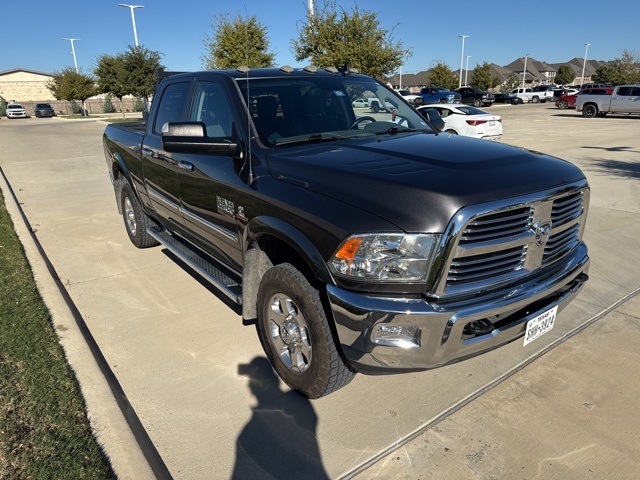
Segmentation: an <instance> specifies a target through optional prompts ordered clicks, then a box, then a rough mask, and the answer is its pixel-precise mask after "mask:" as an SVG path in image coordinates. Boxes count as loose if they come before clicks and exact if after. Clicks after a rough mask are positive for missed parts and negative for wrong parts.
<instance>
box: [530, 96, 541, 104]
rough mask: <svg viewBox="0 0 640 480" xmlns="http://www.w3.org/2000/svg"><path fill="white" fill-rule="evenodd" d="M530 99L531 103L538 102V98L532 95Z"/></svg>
mask: <svg viewBox="0 0 640 480" xmlns="http://www.w3.org/2000/svg"><path fill="white" fill-rule="evenodd" d="M531 101H532V102H533V103H540V98H538V97H533V98H532V99H531Z"/></svg>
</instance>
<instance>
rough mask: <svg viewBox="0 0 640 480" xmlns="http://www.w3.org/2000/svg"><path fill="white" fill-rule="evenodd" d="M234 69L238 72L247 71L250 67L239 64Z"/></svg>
mask: <svg viewBox="0 0 640 480" xmlns="http://www.w3.org/2000/svg"><path fill="white" fill-rule="evenodd" d="M236 70H238V71H239V72H240V73H249V72H250V71H251V69H250V68H249V67H247V66H246V65H241V66H239V67H238V68H236Z"/></svg>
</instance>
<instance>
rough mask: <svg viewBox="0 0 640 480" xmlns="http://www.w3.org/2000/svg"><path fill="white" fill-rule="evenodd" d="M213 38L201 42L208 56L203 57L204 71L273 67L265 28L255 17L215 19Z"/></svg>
mask: <svg viewBox="0 0 640 480" xmlns="http://www.w3.org/2000/svg"><path fill="white" fill-rule="evenodd" d="M211 28H212V29H213V34H212V35H211V36H207V37H205V39H204V44H205V47H206V49H207V53H206V54H205V55H204V56H203V57H202V61H203V65H204V68H205V69H207V70H217V69H222V70H227V69H232V68H238V67H240V66H243V65H244V66H247V67H249V68H260V67H273V66H274V61H275V54H273V53H271V52H269V39H268V38H267V28H266V27H265V26H264V25H263V24H262V23H260V21H259V20H258V19H257V17H256V16H255V15H254V16H251V17H246V18H244V17H242V16H240V15H237V16H236V17H235V18H233V19H232V18H231V17H230V16H229V14H221V15H214V16H213V18H212V23H211Z"/></svg>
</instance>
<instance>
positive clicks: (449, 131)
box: [445, 130, 458, 135]
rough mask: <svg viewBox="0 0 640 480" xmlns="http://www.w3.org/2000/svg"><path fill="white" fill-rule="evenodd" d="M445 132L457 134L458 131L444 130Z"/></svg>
mask: <svg viewBox="0 0 640 480" xmlns="http://www.w3.org/2000/svg"><path fill="white" fill-rule="evenodd" d="M445 133H450V134H451V135H457V134H458V132H456V131H455V130H445Z"/></svg>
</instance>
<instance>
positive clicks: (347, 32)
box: [291, 0, 411, 80]
mask: <svg viewBox="0 0 640 480" xmlns="http://www.w3.org/2000/svg"><path fill="white" fill-rule="evenodd" d="M298 33H299V38H298V39H297V40H292V42H291V46H292V47H293V52H294V55H295V59H296V61H298V62H301V61H303V60H305V59H309V60H310V61H311V63H312V64H313V65H316V66H317V67H320V68H327V67H342V66H344V65H348V66H349V67H353V68H357V69H358V70H359V71H360V72H362V73H365V74H367V75H371V76H372V77H375V78H377V79H379V80H386V79H387V78H388V77H389V76H390V75H391V74H392V73H393V72H395V71H396V70H397V69H398V68H399V67H400V66H401V65H402V64H403V63H404V61H405V60H406V59H407V58H409V57H410V56H411V50H410V49H407V48H405V47H404V45H403V43H402V42H401V41H395V40H394V39H393V30H391V31H389V30H385V29H384V28H382V27H381V26H380V20H379V19H378V13H375V12H371V11H367V10H360V9H359V8H358V6H357V5H355V6H354V7H353V10H352V12H351V13H349V12H347V11H346V10H345V9H343V8H342V7H340V10H339V11H338V10H337V9H336V2H335V0H326V1H325V2H324V4H323V5H322V6H321V7H320V8H319V11H318V12H311V11H307V18H306V22H304V23H303V24H302V25H301V26H300V27H299V28H298Z"/></svg>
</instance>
